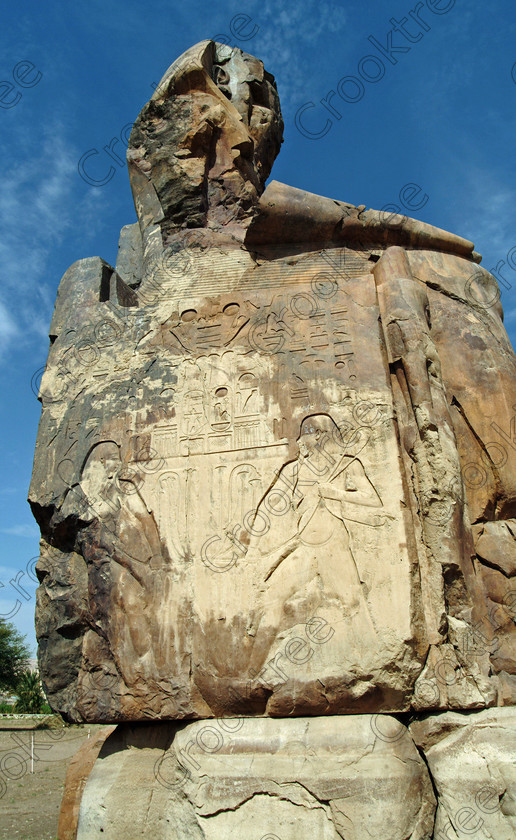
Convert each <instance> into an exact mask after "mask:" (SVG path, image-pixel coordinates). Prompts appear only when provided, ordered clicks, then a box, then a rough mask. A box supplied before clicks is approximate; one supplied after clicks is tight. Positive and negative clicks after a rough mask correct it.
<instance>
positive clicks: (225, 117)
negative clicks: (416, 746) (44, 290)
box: [30, 42, 516, 723]
mask: <svg viewBox="0 0 516 840" xmlns="http://www.w3.org/2000/svg"><path fill="white" fill-rule="evenodd" d="M282 125H283V123H282V119H281V111H280V107H279V100H278V95H277V92H276V86H275V81H274V78H273V77H272V76H271V75H270V74H269V73H267V71H265V70H264V68H263V65H262V63H261V62H260V61H258V60H257V59H255V58H253V57H252V56H249V55H246V54H244V53H242V52H241V51H240V50H238V49H229V48H228V47H226V46H224V45H217V44H214V43H213V42H202V43H201V44H198V45H197V46H196V47H193V48H192V49H191V50H189V51H187V53H185V55H184V56H182V57H181V58H180V59H178V60H177V61H176V62H174V64H173V65H172V66H171V67H170V68H169V70H168V71H167V72H166V74H165V76H164V77H163V80H162V82H161V83H160V85H159V86H158V88H157V89H156V91H155V93H154V95H153V97H152V99H151V100H150V102H149V103H148V104H147V105H146V106H145V107H144V108H143V110H142V112H141V114H140V115H139V117H138V119H137V120H136V122H135V125H134V128H133V131H132V134H131V138H130V142H129V149H128V161H129V173H130V181H131V188H132V190H133V195H134V201H135V207H136V211H137V215H138V224H133V225H127V226H125V227H124V228H123V229H122V232H121V235H120V245H119V253H118V258H117V264H116V268H115V269H113V268H112V267H111V266H109V265H108V264H107V263H106V262H104V261H103V260H102V259H100V258H99V257H92V258H89V259H84V260H80V261H79V262H77V263H75V264H74V265H72V266H71V268H70V269H69V270H68V271H67V272H66V274H65V275H64V277H63V279H62V281H61V284H60V286H59V291H58V295H57V301H56V306H55V311H54V315H53V319H52V324H51V327H50V340H51V344H50V350H49V356H48V362H47V366H46V370H45V373H44V376H43V379H42V383H41V390H40V399H41V402H42V416H41V422H40V427H39V433H38V439H37V444H36V455H35V462H34V473H33V479H32V483H31V488H30V502H31V505H32V509H33V512H34V515H35V516H36V519H37V520H38V522H39V524H40V526H41V532H42V542H41V557H40V560H39V562H38V566H37V572H38V575H39V578H40V582H41V585H40V588H39V590H38V603H37V634H38V640H39V662H40V669H41V674H42V677H43V681H44V684H45V689H46V692H47V695H48V697H49V700H50V702H51V703H52V706H53V707H54V708H55V709H56V710H58V711H60V712H61V713H62V714H64V715H65V717H67V718H68V719H70V720H75V721H81V720H84V721H97V722H106V723H110V722H111V723H112V722H119V721H138V720H160V719H165V720H167V719H168V720H169V719H190V718H203V717H207V716H213V715H215V716H219V717H223V716H225V715H229V716H231V715H235V714H237V715H238V714H246V715H248V714H256V715H271V716H274V717H283V716H291V715H300V716H303V715H321V714H346V713H353V714H356V713H374V712H407V711H409V710H411V709H412V710H414V711H416V712H424V711H425V710H445V709H479V708H483V707H489V706H492V705H506V704H510V703H514V702H515V699H516V693H515V685H516V674H515V627H514V613H515V607H516V596H515V590H514V578H515V571H516V539H515V535H516V524H515V523H516V520H515V518H514V517H515V514H516V466H515V457H514V452H515V446H514V442H513V438H514V430H515V422H516V421H515V415H514V411H515V409H514V382H515V374H516V359H515V356H514V352H513V350H512V348H511V346H510V344H509V340H508V338H507V334H506V332H505V329H504V327H503V323H502V318H501V315H502V312H501V307H500V304H499V299H498V298H499V293H498V287H497V285H496V281H495V279H494V278H493V277H492V276H491V275H490V274H489V273H488V272H487V271H485V270H484V269H482V268H481V267H480V266H479V264H478V262H479V259H480V257H479V256H478V255H477V254H476V253H475V252H474V250H473V244H472V243H471V242H468V241H467V240H464V239H462V238H461V237H458V236H455V235H454V234H450V233H447V232H446V231H442V230H439V229H438V228H435V227H432V226H430V225H426V224H424V223H422V222H418V221H415V220H411V219H406V218H404V217H399V216H395V215H392V214H391V215H389V216H388V217H386V216H385V213H383V214H382V213H378V212H377V211H374V210H366V209H365V208H364V207H354V206H352V205H350V204H346V203H345V202H341V201H336V200H333V199H330V198H324V197H322V196H317V195H313V194H311V193H307V192H304V191H302V190H299V189H296V188H294V187H289V186H287V185H284V184H279V183H277V182H275V181H272V182H271V183H270V184H269V185H268V186H267V188H266V189H264V186H265V181H266V179H267V177H268V175H269V173H270V171H271V167H272V163H273V161H274V158H275V156H276V155H277V153H278V151H279V148H280V145H281V142H282Z"/></svg>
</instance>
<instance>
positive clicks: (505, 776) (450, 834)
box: [409, 708, 516, 840]
mask: <svg viewBox="0 0 516 840" xmlns="http://www.w3.org/2000/svg"><path fill="white" fill-rule="evenodd" d="M409 731H410V734H411V735H412V737H413V738H414V741H415V743H416V744H417V745H418V747H419V748H420V749H421V750H422V751H423V753H424V755H425V759H426V761H427V763H428V768H429V770H430V773H431V776H432V780H433V783H434V785H435V789H436V791H437V796H438V808H437V813H436V820H435V828H434V837H436V838H448V840H458V838H463V837H466V836H467V837H472V838H475V840H477V838H478V840H481V838H482V840H483V838H486V837H489V838H492V840H512V838H514V837H515V836H516V763H515V755H516V734H515V733H516V709H514V708H504V709H486V710H484V711H481V712H478V713H476V714H473V715H465V714H460V713H456V712H446V713H444V714H441V715H436V716H435V717H429V718H427V719H426V720H423V721H417V722H415V723H413V724H411V725H410V727H409Z"/></svg>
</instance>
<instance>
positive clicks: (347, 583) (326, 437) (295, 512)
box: [247, 414, 386, 666]
mask: <svg viewBox="0 0 516 840" xmlns="http://www.w3.org/2000/svg"><path fill="white" fill-rule="evenodd" d="M297 444H298V448H299V455H298V457H297V458H296V460H295V461H291V462H289V463H287V464H285V465H284V466H283V467H282V469H281V470H280V472H279V474H278V476H277V478H276V480H275V481H274V483H273V484H272V486H271V487H270V489H269V490H268V492H267V493H266V495H265V496H264V498H263V500H262V501H261V503H260V505H259V506H258V508H257V510H256V514H255V517H254V522H253V525H252V527H251V530H252V533H253V535H254V538H253V539H252V541H251V545H250V548H249V552H248V555H247V556H248V558H249V560H252V561H253V562H254V563H255V564H256V567H257V570H259V571H258V572H257V577H258V578H259V580H260V584H259V585H260V588H261V591H262V595H263V604H264V606H263V611H262V616H261V619H260V625H259V630H260V629H261V628H264V629H265V628H275V629H276V630H277V628H278V627H279V625H280V624H281V619H282V613H283V610H284V606H285V604H286V602H287V601H288V600H289V599H290V598H292V597H293V596H294V595H296V593H298V592H299V591H300V590H302V589H303V588H304V587H306V586H308V584H310V583H311V582H312V581H314V580H315V581H316V583H317V585H318V587H319V589H321V590H323V592H324V595H325V598H336V599H337V600H338V602H339V604H340V606H341V607H342V608H343V610H344V614H345V616H347V617H348V618H351V617H353V619H354V621H355V620H358V621H360V622H361V623H362V624H363V627H364V632H371V631H372V632H373V633H374V632H375V631H374V626H373V623H372V621H371V617H370V615H369V610H368V607H367V603H366V600H365V596H364V589H363V582H362V580H361V578H360V573H359V570H358V568H357V565H356V562H355V559H354V557H353V552H352V547H351V541H350V533H349V530H348V525H347V523H348V522H350V521H355V522H360V523H362V524H365V525H369V526H371V527H379V526H381V525H383V524H384V523H385V521H386V516H385V515H382V514H380V513H379V511H380V510H381V509H382V508H383V506H382V501H381V499H380V496H379V495H378V493H377V491H376V489H375V487H374V485H373V484H372V482H371V481H370V479H369V478H368V476H367V474H366V471H365V469H364V466H363V464H362V462H361V461H360V460H359V459H358V457H357V456H358V452H359V451H361V449H363V447H364V445H365V443H364V439H363V438H362V436H361V434H360V430H359V431H358V432H357V431H356V430H354V434H353V436H352V438H351V439H350V440H348V441H347V442H345V441H344V439H343V437H342V434H341V432H340V430H339V428H338V426H337V424H336V423H335V421H334V420H333V419H332V418H331V417H330V416H329V415H328V414H314V415H310V416H308V417H305V419H304V420H303V421H302V423H301V430H300V435H299V438H298V440H297ZM252 632H254V631H252ZM257 649H261V645H258V646H257ZM254 664H255V666H256V665H257V664H258V663H254Z"/></svg>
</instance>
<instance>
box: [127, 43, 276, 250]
mask: <svg viewBox="0 0 516 840" xmlns="http://www.w3.org/2000/svg"><path fill="white" fill-rule="evenodd" d="M282 134H283V120H282V117H281V110H280V104H279V98H278V94H277V91H276V85H275V82H274V77H273V76H271V75H270V74H269V73H267V72H266V70H265V69H264V67H263V64H262V62H261V61H259V60H258V59H256V58H253V56H251V55H247V54H246V53H244V52H242V50H240V49H238V48H236V47H234V48H231V47H228V46H227V45H225V44H218V43H215V42H214V41H203V42H201V43H200V44H197V45H196V46H195V47H192V48H191V49H189V50H187V52H185V53H184V54H183V55H182V56H181V57H180V58H179V59H177V61H175V62H174V63H173V64H172V65H171V67H169V69H168V70H167V72H166V73H165V75H164V76H163V78H162V80H161V82H160V83H159V85H158V86H157V88H156V91H155V93H154V94H153V96H152V98H151V100H150V101H149V102H148V103H147V105H146V106H145V107H144V108H143V110H142V112H141V113H140V115H139V117H138V119H137V120H136V122H135V124H134V128H133V131H132V133H131V138H130V141H129V149H128V161H129V174H130V179H131V187H132V190H133V195H134V197H135V204H136V208H137V212H138V215H139V216H140V217H141V216H142V215H145V213H147V214H149V213H150V214H151V215H152V216H153V217H154V219H156V217H157V216H158V215H159V209H160V210H161V212H162V219H160V220H159V222H160V224H161V228H162V232H163V234H164V235H165V238H166V234H167V233H171V232H174V231H175V230H178V229H180V228H185V227H190V228H191V227H213V228H216V227H218V226H221V225H227V224H230V223H231V222H234V221H236V222H239V221H241V220H243V219H245V218H246V217H247V216H249V215H250V214H251V213H252V209H253V207H254V205H255V204H256V202H257V200H258V198H259V196H260V194H261V193H262V192H263V189H264V187H265V181H266V179H267V178H268V176H269V174H270V171H271V168H272V164H273V162H274V159H275V157H276V155H277V154H278V152H279V149H280V145H281V143H282ZM149 183H150V184H151V185H152V187H153V190H154V191H155V192H154V191H152V190H149ZM156 199H157V201H158V210H157V209H156V204H155V202H156ZM153 202H154V206H151V205H152V203H153Z"/></svg>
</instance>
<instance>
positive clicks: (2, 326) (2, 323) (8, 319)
mask: <svg viewBox="0 0 516 840" xmlns="http://www.w3.org/2000/svg"><path fill="white" fill-rule="evenodd" d="M18 334H19V329H18V327H17V325H16V322H15V320H14V318H13V316H12V315H11V313H10V312H9V311H8V309H7V307H6V306H5V304H4V303H2V301H0V356H1V355H3V353H4V351H5V350H6V348H7V347H8V346H9V345H10V343H11V341H12V340H13V339H14V338H15V337H16V336H17V335H18Z"/></svg>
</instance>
